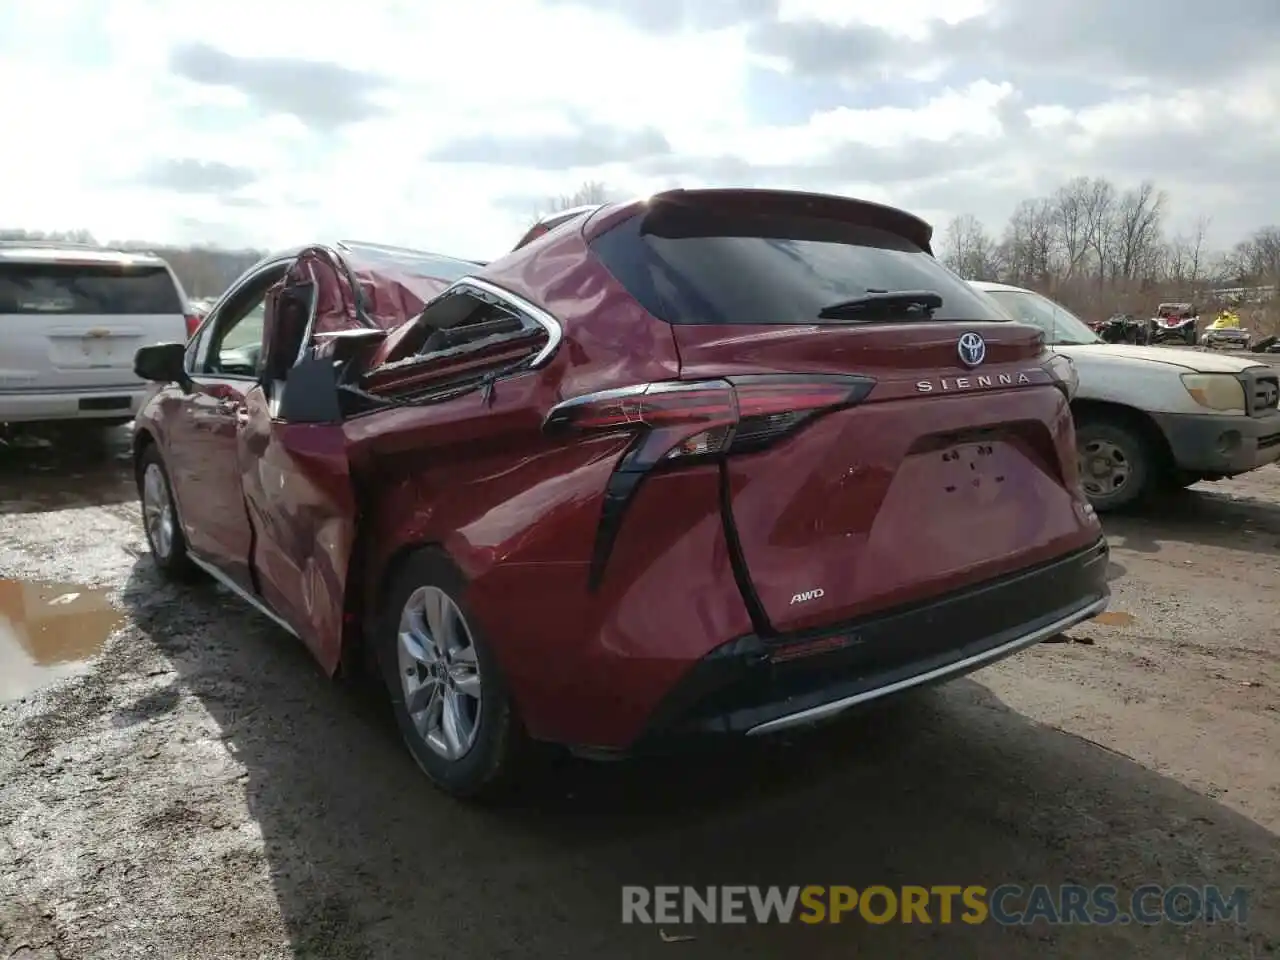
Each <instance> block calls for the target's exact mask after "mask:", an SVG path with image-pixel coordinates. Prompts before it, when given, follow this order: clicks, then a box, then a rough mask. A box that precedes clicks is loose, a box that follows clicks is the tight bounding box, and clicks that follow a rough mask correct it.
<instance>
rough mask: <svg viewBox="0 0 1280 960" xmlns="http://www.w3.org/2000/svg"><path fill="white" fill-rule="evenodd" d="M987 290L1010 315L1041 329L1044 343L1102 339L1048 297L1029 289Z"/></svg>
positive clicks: (1061, 343) (1080, 342)
mask: <svg viewBox="0 0 1280 960" xmlns="http://www.w3.org/2000/svg"><path fill="white" fill-rule="evenodd" d="M986 294H987V296H989V297H990V298H991V299H992V300H994V301H995V302H996V303H998V304H999V305H1000V306H1001V307H1002V308H1003V309H1004V311H1005V312H1006V313H1008V314H1009V315H1010V316H1011V317H1013V319H1015V320H1018V321H1020V322H1022V323H1029V324H1031V325H1032V326H1033V327H1039V328H1040V329H1041V330H1043V331H1044V339H1045V343H1048V344H1050V345H1051V346H1052V345H1056V346H1063V347H1070V346H1075V345H1077V344H1082V343H1102V338H1101V337H1099V336H1098V335H1097V334H1096V333H1094V332H1093V331H1092V330H1090V329H1089V328H1088V327H1087V326H1086V325H1085V322H1084V321H1083V320H1081V319H1080V318H1079V317H1077V316H1076V315H1075V314H1074V313H1071V312H1070V311H1069V310H1068V309H1067V308H1066V307H1064V306H1061V305H1060V304H1057V303H1054V302H1053V301H1052V300H1050V299H1049V298H1048V297H1042V296H1040V294H1038V293H1032V292H1031V291H1029V290H987V291H986Z"/></svg>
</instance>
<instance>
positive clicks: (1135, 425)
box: [1071, 400, 1176, 506]
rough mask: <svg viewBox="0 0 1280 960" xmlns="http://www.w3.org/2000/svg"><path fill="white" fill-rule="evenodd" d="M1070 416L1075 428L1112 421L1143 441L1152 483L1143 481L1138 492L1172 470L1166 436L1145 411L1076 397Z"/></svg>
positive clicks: (1173, 467) (1147, 488) (1146, 490)
mask: <svg viewBox="0 0 1280 960" xmlns="http://www.w3.org/2000/svg"><path fill="white" fill-rule="evenodd" d="M1071 415H1072V419H1073V420H1074V421H1075V425H1076V430H1077V431H1079V430H1080V429H1081V428H1082V427H1083V426H1085V425H1087V424H1094V423H1114V424H1115V425H1116V426H1118V427H1121V428H1122V429H1125V430H1127V431H1129V432H1130V433H1132V434H1134V436H1135V437H1136V438H1138V439H1139V440H1140V441H1141V442H1142V443H1143V445H1144V446H1145V448H1146V452H1147V454H1148V456H1149V457H1150V460H1151V463H1150V473H1151V476H1150V478H1149V480H1150V481H1152V482H1150V483H1148V484H1146V489H1144V490H1143V491H1142V494H1141V495H1145V494H1147V493H1149V492H1150V491H1151V490H1153V489H1155V488H1156V487H1157V486H1158V485H1159V481H1160V479H1161V478H1162V477H1165V476H1168V475H1169V474H1170V473H1172V472H1173V471H1174V470H1175V469H1176V464H1175V461H1174V457H1173V449H1172V448H1171V447H1170V446H1169V440H1168V438H1167V437H1166V436H1165V435H1164V431H1163V430H1161V429H1160V425H1159V424H1158V423H1156V421H1155V419H1154V418H1153V417H1152V416H1151V415H1150V414H1149V413H1147V412H1146V411H1144V410H1139V409H1138V408H1136V407H1131V406H1128V405H1126V404H1122V403H1111V402H1108V401H1102V400H1076V401H1075V402H1074V403H1072V405H1071ZM1141 495H1140V496H1141ZM1095 506H1096V504H1095Z"/></svg>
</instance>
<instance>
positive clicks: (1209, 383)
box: [1182, 373, 1244, 413]
mask: <svg viewBox="0 0 1280 960" xmlns="http://www.w3.org/2000/svg"><path fill="white" fill-rule="evenodd" d="M1182 385H1183V386H1184V387H1186V388H1187V393H1189V394H1191V399H1192V400H1194V401H1195V402H1196V403H1198V404H1200V406H1202V407H1207V408H1208V409H1210V410H1216V411H1217V412H1218V413H1244V385H1243V384H1242V383H1241V382H1240V381H1239V380H1237V379H1236V378H1235V377H1234V376H1233V375H1232V374H1230V373H1184V374H1183V375H1182Z"/></svg>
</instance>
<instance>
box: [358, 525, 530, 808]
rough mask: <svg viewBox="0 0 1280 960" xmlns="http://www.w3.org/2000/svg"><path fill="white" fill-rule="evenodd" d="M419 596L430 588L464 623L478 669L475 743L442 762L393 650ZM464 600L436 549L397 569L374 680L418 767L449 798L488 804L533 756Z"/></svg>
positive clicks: (457, 577) (457, 579)
mask: <svg viewBox="0 0 1280 960" xmlns="http://www.w3.org/2000/svg"><path fill="white" fill-rule="evenodd" d="M421 588H435V589H437V590H439V591H441V592H442V593H443V594H444V595H445V596H446V597H447V598H448V599H449V600H451V601H452V602H453V604H454V606H455V607H456V608H457V610H458V612H459V613H460V614H461V616H462V618H463V620H464V621H465V622H464V623H463V624H462V629H463V630H465V631H466V633H467V634H468V637H469V641H470V644H471V646H472V647H473V648H474V650H475V662H476V663H477V665H478V667H479V675H480V678H481V688H480V689H481V696H480V698H479V709H478V711H476V716H475V721H474V722H475V735H474V742H473V743H472V744H471V745H470V747H469V749H467V751H466V752H465V753H463V754H462V755H461V756H459V757H457V758H456V759H450V758H448V757H445V756H443V755H442V754H440V753H438V752H437V751H436V750H434V749H433V748H432V747H431V746H430V745H429V744H428V742H427V740H426V738H425V737H424V735H423V734H422V733H420V732H419V730H418V727H417V726H416V724H415V723H414V720H413V718H412V717H411V716H410V713H409V710H408V708H407V707H406V704H405V696H406V694H405V687H404V684H403V683H402V682H401V676H400V674H401V667H400V655H399V649H398V648H399V632H400V631H399V628H400V617H401V614H402V613H403V612H404V610H405V607H406V605H407V604H408V602H409V600H410V598H411V597H413V596H414V595H415V594H416V593H417V592H418V591H419V590H420V589H421ZM465 592H466V580H465V578H464V577H463V576H462V574H461V572H459V571H458V569H457V567H456V566H455V565H454V564H453V562H452V561H451V560H450V559H449V558H448V557H447V556H446V555H445V554H444V553H442V552H440V551H438V550H434V549H423V550H420V551H418V552H417V553H415V554H413V555H411V556H410V557H409V558H408V559H407V560H405V561H404V562H403V563H402V564H401V565H400V567H399V568H398V570H397V571H396V573H395V576H394V577H393V579H392V582H391V584H390V588H389V589H388V591H387V594H386V599H385V602H384V604H383V609H382V611H381V616H380V617H379V620H378V626H377V636H376V637H375V638H374V640H375V644H376V655H377V661H378V666H379V672H380V674H381V676H382V678H383V682H384V684H385V686H386V689H387V695H388V697H389V698H390V701H391V709H392V712H393V713H394V714H395V718H396V724H397V726H399V728H400V734H401V736H402V738H403V739H404V743H405V746H406V747H407V748H408V750H409V753H410V755H411V756H412V757H413V759H414V761H415V762H416V763H417V764H418V767H419V768H420V769H421V770H422V772H423V773H425V774H426V775H427V779H428V780H430V781H431V782H432V784H433V785H435V786H436V787H437V788H439V789H440V790H442V791H444V792H445V793H447V794H450V795H452V796H454V797H458V798H461V799H468V800H492V799H496V798H499V797H501V796H503V795H504V794H506V793H507V792H508V790H509V789H510V787H511V786H512V784H513V783H515V782H516V780H517V779H518V777H519V775H520V774H521V773H523V772H525V769H526V767H527V760H528V759H529V758H530V756H531V755H532V750H531V745H530V743H529V740H528V737H527V735H526V734H525V731H524V727H523V726H522V724H521V723H520V719H519V717H518V716H517V714H516V711H515V708H514V705H513V703H512V700H511V696H510V694H509V692H508V688H507V685H506V680H505V678H504V677H503V675H502V671H501V669H500V668H499V666H498V662H497V659H496V657H495V656H494V653H493V645H492V643H490V641H489V639H488V638H487V637H486V636H484V634H483V632H482V630H481V629H480V625H479V623H478V622H477V621H476V618H475V617H474V616H473V615H472V613H471V610H470V609H469V607H468V606H467V603H466V600H465ZM446 672H447V671H446Z"/></svg>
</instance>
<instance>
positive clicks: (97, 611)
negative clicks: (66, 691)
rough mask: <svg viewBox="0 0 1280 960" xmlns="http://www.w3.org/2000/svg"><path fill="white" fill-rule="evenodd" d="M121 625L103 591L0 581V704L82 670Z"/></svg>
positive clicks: (119, 614) (122, 618) (118, 614)
mask: <svg viewBox="0 0 1280 960" xmlns="http://www.w3.org/2000/svg"><path fill="white" fill-rule="evenodd" d="M123 621H124V615H123V614H121V613H120V611H119V610H117V609H115V608H114V607H113V606H112V605H111V602H110V601H109V600H108V598H107V592H106V591H105V590H100V589H94V588H92V587H85V586H81V585H79V584H74V583H47V582H41V581H21V580H0V702H3V701H6V700H16V699H18V698H19V697H24V696H26V695H27V694H28V693H31V692H32V691H34V690H37V689H38V688H40V687H42V686H44V685H45V684H47V683H49V682H50V681H52V680H54V679H57V678H59V677H63V676H67V675H70V674H73V673H76V672H78V671H80V670H82V669H83V668H84V665H85V662H86V661H87V660H88V659H89V658H90V657H92V656H93V655H94V654H95V653H97V652H98V650H99V649H100V648H101V647H102V645H103V643H105V642H106V640H107V638H108V637H109V636H110V635H111V632H112V631H113V630H115V629H116V627H118V626H120V624H121V623H122V622H123Z"/></svg>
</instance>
